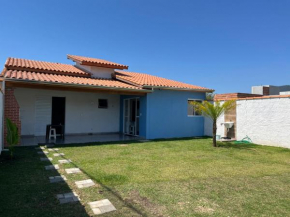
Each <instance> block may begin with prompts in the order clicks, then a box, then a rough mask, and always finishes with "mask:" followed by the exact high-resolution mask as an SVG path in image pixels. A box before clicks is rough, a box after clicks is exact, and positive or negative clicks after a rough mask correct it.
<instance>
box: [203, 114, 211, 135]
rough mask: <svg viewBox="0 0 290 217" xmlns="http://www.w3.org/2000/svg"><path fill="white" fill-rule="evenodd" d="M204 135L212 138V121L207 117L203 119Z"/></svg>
mask: <svg viewBox="0 0 290 217" xmlns="http://www.w3.org/2000/svg"><path fill="white" fill-rule="evenodd" d="M204 135H205V136H212V120H211V119H210V118H208V117H204Z"/></svg>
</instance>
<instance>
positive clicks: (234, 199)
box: [0, 139, 290, 217]
mask: <svg viewBox="0 0 290 217" xmlns="http://www.w3.org/2000/svg"><path fill="white" fill-rule="evenodd" d="M219 145H220V147H218V148H213V147H212V145H211V140H210V139H183V140H159V141H151V142H146V143H138V142H127V145H125V146H124V145H121V144H120V143H109V144H101V143H98V144H90V145H71V146H63V147H59V149H60V151H59V152H63V153H65V156H64V158H66V159H71V160H72V161H73V162H72V163H71V164H66V165H61V169H60V170H59V173H61V174H64V168H71V167H79V168H80V169H81V170H82V171H83V172H84V173H83V174H75V175H66V177H67V178H68V181H67V184H66V183H63V184H49V183H48V176H50V175H51V174H53V173H57V172H55V171H54V172H53V171H52V172H49V171H45V170H44V165H47V164H48V163H47V162H40V160H39V156H38V155H37V154H36V150H34V148H17V149H16V153H15V160H13V161H10V160H6V158H5V156H1V157H0V162H1V164H0V192H1V195H4V196H1V197H0V216H17V217H21V216H90V215H92V212H91V210H90V208H89V207H88V205H87V202H90V201H95V200H99V199H104V198H108V199H109V200H110V201H111V202H112V203H113V204H114V205H115V207H116V208H117V211H116V212H112V213H108V214H105V215H103V216H171V217H172V216H178V217H179V216H181V217H182V216H290V207H289V203H290V197H289V189H290V150H288V149H283V148H275V147H266V146H258V145H249V144H247V145H235V144H230V143H223V144H219ZM48 156H50V157H52V153H50V154H48ZM53 159H54V160H53V162H52V163H53V164H56V163H57V160H58V159H62V157H53ZM54 175H55V174H54ZM88 178H91V179H93V180H94V181H95V182H96V183H98V185H97V186H95V187H92V188H87V189H81V190H80V189H76V187H75V185H74V181H78V180H82V179H88ZM70 190H74V191H76V192H77V193H78V194H79V195H80V197H81V203H77V204H65V205H59V204H58V202H57V200H56V199H55V195H56V194H58V193H66V191H70ZM2 192H3V193H2ZM1 212H2V213H1Z"/></svg>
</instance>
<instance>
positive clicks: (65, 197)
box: [56, 192, 80, 204]
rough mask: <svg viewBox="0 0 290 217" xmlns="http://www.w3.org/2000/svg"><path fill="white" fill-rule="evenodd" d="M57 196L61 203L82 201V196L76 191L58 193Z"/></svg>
mask: <svg viewBox="0 0 290 217" xmlns="http://www.w3.org/2000/svg"><path fill="white" fill-rule="evenodd" d="M56 197H57V199H58V200H59V203H60V204H63V203H72V202H77V201H80V198H79V196H78V195H77V193H76V192H71V193H65V194H58V195H56Z"/></svg>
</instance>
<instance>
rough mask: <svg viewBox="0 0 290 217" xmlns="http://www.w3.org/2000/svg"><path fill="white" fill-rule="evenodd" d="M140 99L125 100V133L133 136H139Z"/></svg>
mask: <svg viewBox="0 0 290 217" xmlns="http://www.w3.org/2000/svg"><path fill="white" fill-rule="evenodd" d="M139 116H140V100H139V98H132V99H124V133H125V134H127V135H131V136H138V135H139Z"/></svg>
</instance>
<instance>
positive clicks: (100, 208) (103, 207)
mask: <svg viewBox="0 0 290 217" xmlns="http://www.w3.org/2000/svg"><path fill="white" fill-rule="evenodd" d="M89 205H90V207H91V209H92V210H93V213H94V214H95V215H101V214H104V213H107V212H112V211H115V210H116V208H115V207H114V205H113V204H112V203H111V202H110V201H109V200H108V199H104V200H99V201H94V202H89Z"/></svg>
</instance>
